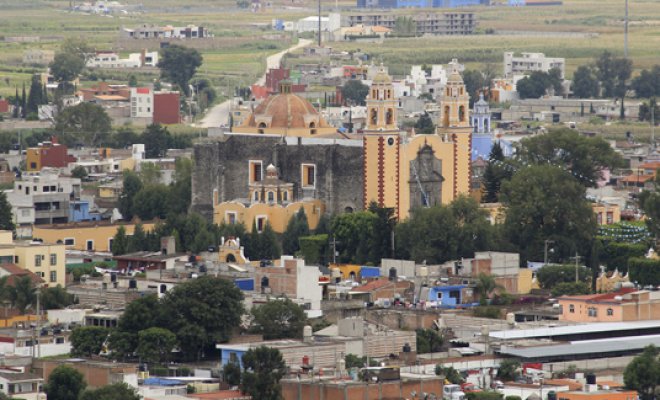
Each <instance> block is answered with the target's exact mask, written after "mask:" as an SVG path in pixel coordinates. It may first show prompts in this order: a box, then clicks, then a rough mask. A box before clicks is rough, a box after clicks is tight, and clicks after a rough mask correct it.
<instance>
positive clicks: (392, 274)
mask: <svg viewBox="0 0 660 400" xmlns="http://www.w3.org/2000/svg"><path fill="white" fill-rule="evenodd" d="M389 279H390V280H391V281H395V280H396V268H394V267H392V268H390V275H389Z"/></svg>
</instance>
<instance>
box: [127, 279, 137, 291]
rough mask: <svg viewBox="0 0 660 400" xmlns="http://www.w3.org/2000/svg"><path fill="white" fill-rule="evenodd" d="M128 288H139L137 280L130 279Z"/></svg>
mask: <svg viewBox="0 0 660 400" xmlns="http://www.w3.org/2000/svg"><path fill="white" fill-rule="evenodd" d="M128 288H129V289H137V280H135V279H131V280H130V281H128Z"/></svg>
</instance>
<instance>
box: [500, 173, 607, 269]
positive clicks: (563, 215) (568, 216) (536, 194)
mask: <svg viewBox="0 0 660 400" xmlns="http://www.w3.org/2000/svg"><path fill="white" fill-rule="evenodd" d="M501 198H502V202H503V204H504V206H505V207H507V211H506V219H505V222H504V229H505V235H506V237H507V239H508V240H509V241H510V242H511V243H512V244H514V245H516V246H518V250H519V252H520V255H521V257H520V258H521V262H522V263H525V262H526V261H529V260H541V259H543V252H544V241H545V240H554V241H555V244H554V248H555V250H556V253H555V254H556V255H557V256H558V257H559V258H560V259H562V258H568V257H570V256H573V255H575V253H576V251H577V252H580V253H581V254H586V253H587V251H588V249H589V247H590V243H591V239H592V238H593V237H594V235H595V232H596V219H595V216H594V213H593V211H592V209H591V206H590V205H589V203H587V201H586V199H585V188H584V187H583V186H582V185H580V183H579V182H578V181H577V180H576V179H575V178H574V177H573V176H572V175H571V174H570V173H568V172H566V171H564V170H562V169H560V168H558V167H555V166H552V165H538V166H531V167H527V168H524V169H522V170H520V171H518V172H517V173H516V174H515V175H514V176H513V178H512V179H511V180H510V181H507V182H505V183H504V184H503V185H502V195H501Z"/></svg>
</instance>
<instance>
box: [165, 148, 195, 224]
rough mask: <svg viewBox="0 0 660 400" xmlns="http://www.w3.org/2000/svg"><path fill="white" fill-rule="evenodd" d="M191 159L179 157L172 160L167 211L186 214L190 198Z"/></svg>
mask: <svg viewBox="0 0 660 400" xmlns="http://www.w3.org/2000/svg"><path fill="white" fill-rule="evenodd" d="M192 168H193V167H192V160H191V159H190V158H185V157H179V158H177V159H176V160H175V161H174V182H173V183H172V184H171V185H170V195H169V204H168V205H169V213H171V214H186V213H187V212H188V209H189V208H190V200H191V198H192Z"/></svg>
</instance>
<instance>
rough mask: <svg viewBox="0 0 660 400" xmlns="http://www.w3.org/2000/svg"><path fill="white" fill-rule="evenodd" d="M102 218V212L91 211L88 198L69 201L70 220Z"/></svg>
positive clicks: (97, 219) (96, 219)
mask: <svg viewBox="0 0 660 400" xmlns="http://www.w3.org/2000/svg"><path fill="white" fill-rule="evenodd" d="M100 220H101V214H99V213H97V212H90V211H89V201H88V200H72V201H70V202H69V222H81V221H100Z"/></svg>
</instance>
